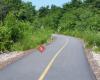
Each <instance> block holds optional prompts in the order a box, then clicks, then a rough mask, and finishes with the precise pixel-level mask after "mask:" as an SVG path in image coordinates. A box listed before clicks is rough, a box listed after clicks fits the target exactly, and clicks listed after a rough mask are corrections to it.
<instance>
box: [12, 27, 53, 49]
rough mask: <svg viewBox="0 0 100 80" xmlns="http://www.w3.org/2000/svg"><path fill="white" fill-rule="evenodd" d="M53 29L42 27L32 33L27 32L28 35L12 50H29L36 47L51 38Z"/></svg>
mask: <svg viewBox="0 0 100 80" xmlns="http://www.w3.org/2000/svg"><path fill="white" fill-rule="evenodd" d="M52 33H53V30H51V29H41V30H36V31H34V32H33V33H32V34H27V35H26V37H25V38H24V39H23V40H22V41H21V42H18V43H15V44H14V45H13V46H12V50H17V51H18V50H28V49H32V48H36V47H37V46H38V45H40V44H44V43H46V42H47V41H48V39H50V36H51V34H52Z"/></svg>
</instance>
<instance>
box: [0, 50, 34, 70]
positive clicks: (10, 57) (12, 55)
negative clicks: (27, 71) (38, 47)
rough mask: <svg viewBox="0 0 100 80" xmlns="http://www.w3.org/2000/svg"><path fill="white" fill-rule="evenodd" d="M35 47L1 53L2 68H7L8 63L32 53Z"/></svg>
mask: <svg viewBox="0 0 100 80" xmlns="http://www.w3.org/2000/svg"><path fill="white" fill-rule="evenodd" d="M32 51H34V49H31V50H27V51H15V52H9V53H3V54H0V69H3V68H5V67H6V66H7V65H9V64H11V63H13V62H15V61H17V60H19V59H21V58H23V57H24V56H26V55H28V54H30V53H32Z"/></svg>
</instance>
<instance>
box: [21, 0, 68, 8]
mask: <svg viewBox="0 0 100 80" xmlns="http://www.w3.org/2000/svg"><path fill="white" fill-rule="evenodd" d="M22 1H25V2H27V1H28V2H32V4H33V6H36V9H39V8H40V7H42V6H47V5H49V6H51V5H52V4H54V5H56V6H62V5H63V4H64V3H66V2H70V0H22Z"/></svg>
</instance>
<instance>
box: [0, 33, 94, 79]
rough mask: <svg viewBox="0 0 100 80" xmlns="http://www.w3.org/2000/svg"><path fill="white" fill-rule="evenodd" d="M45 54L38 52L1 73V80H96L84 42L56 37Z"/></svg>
mask: <svg viewBox="0 0 100 80" xmlns="http://www.w3.org/2000/svg"><path fill="white" fill-rule="evenodd" d="M53 37H54V38H55V41H54V42H53V43H51V44H50V45H48V46H46V50H45V51H44V52H43V53H42V54H41V53H40V52H39V51H34V52H33V53H32V54H29V55H28V56H25V57H24V58H22V59H21V60H18V61H16V62H15V63H13V64H10V65H8V66H7V67H6V68H4V69H3V70H0V80H96V78H95V75H94V74H93V72H92V69H91V67H90V66H89V63H88V61H87V58H86V56H85V53H84V47H83V44H82V42H81V41H80V40H78V39H76V38H73V37H68V36H63V35H56V34H55V35H53Z"/></svg>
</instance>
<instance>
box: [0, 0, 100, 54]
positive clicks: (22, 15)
mask: <svg viewBox="0 0 100 80" xmlns="http://www.w3.org/2000/svg"><path fill="white" fill-rule="evenodd" d="M53 33H56V34H64V35H69V36H74V37H78V38H81V39H83V40H84V41H85V43H86V46H87V47H90V48H93V47H94V46H95V47H96V50H100V0H71V2H68V3H65V4H63V6H62V7H58V6H56V5H52V6H51V7H50V6H46V7H41V8H40V9H39V10H36V8H35V6H34V5H32V3H31V2H23V1H22V0H0V53H2V52H6V51H23V50H28V49H32V48H35V47H37V46H38V45H40V44H43V43H46V42H48V41H49V38H50V36H51V34H53Z"/></svg>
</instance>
